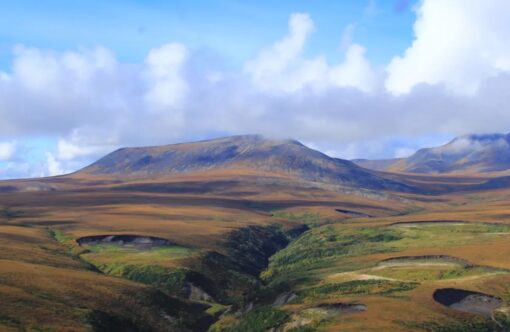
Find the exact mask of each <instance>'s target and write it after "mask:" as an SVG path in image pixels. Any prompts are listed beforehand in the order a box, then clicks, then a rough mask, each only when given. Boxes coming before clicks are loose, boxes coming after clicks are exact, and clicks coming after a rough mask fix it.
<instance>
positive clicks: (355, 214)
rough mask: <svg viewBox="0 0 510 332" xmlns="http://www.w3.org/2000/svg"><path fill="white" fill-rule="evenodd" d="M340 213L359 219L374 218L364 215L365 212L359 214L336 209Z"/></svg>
mask: <svg viewBox="0 0 510 332" xmlns="http://www.w3.org/2000/svg"><path fill="white" fill-rule="evenodd" d="M335 211H336V212H338V213H344V214H347V215H350V216H353V217H359V218H372V216H371V215H369V214H366V213H363V212H357V211H350V210H343V209H335Z"/></svg>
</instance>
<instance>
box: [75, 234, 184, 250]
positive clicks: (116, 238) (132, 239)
mask: <svg viewBox="0 0 510 332" xmlns="http://www.w3.org/2000/svg"><path fill="white" fill-rule="evenodd" d="M76 242H77V243H78V244H79V245H80V246H83V245H96V244H114V245H118V246H123V247H134V248H137V249H151V248H153V247H161V246H171V245H175V243H173V242H170V241H168V240H166V239H162V238H159V237H154V236H141V235H92V236H84V237H81V238H79V239H77V240H76Z"/></svg>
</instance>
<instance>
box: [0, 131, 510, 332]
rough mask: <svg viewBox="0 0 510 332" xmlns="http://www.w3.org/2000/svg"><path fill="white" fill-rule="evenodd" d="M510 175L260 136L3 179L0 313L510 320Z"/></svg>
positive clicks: (147, 318) (425, 325)
mask: <svg viewBox="0 0 510 332" xmlns="http://www.w3.org/2000/svg"><path fill="white" fill-rule="evenodd" d="M509 185H510V181H509V179H508V178H505V177H502V178H498V177H490V176H485V175H484V176H478V175H470V176H458V175H456V176H450V175H449V174H445V175H435V174H397V173H387V172H384V173H382V172H378V171H371V170H367V169H364V168H361V167H359V166H356V165H355V164H353V163H352V162H349V161H345V160H340V159H335V158H330V157H328V156H326V155H324V154H322V153H320V152H318V151H314V150H312V149H309V148H307V147H305V146H304V145H302V144H300V143H299V142H296V141H292V140H270V139H266V138H263V137H260V136H237V137H231V138H223V139H217V140H210V141H202V142H196V143H186V144H176V145H167V146H161V147H149V148H127V149H121V150H118V151H115V152H113V153H111V154H109V155H107V156H105V157H104V158H102V159H100V160H98V161H97V162H96V163H94V164H92V165H90V166H89V167H86V168H85V169H83V170H81V171H79V172H76V173H74V174H70V175H65V176H59V177H51V178H42V179H25V180H10V181H2V182H0V298H1V299H2V301H0V330H1V331H4V330H5V331H32V330H33V331H84V332H85V331H94V332H95V331H97V332H102V331H169V330H170V331H178V332H179V331H182V332H191V331H193V332H195V331H204V332H205V331H209V332H237V331H253V332H266V331H289V332H298V331H316V330H318V331H401V332H409V331H427V332H429V331H438V332H440V331H507V330H508V327H509V326H510V296H509V294H510V287H509V285H510V263H509V261H508V256H509V255H510V246H509V245H508V243H510V221H509V219H508V216H509V215H510V209H509V206H510V204H509V202H510V190H509V189H508V186H509ZM410 188H411V189H412V191H411V190H409V189H410Z"/></svg>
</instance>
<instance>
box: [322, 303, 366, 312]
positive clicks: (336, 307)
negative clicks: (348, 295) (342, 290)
mask: <svg viewBox="0 0 510 332" xmlns="http://www.w3.org/2000/svg"><path fill="white" fill-rule="evenodd" d="M317 308H319V309H322V310H326V311H328V312H330V313H334V314H340V313H342V314H350V313H355V312H361V311H367V306H366V305H365V304H362V303H323V304H319V305H318V306H317Z"/></svg>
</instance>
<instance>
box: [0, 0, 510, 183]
mask: <svg viewBox="0 0 510 332" xmlns="http://www.w3.org/2000/svg"><path fill="white" fill-rule="evenodd" d="M415 10H416V13H417V19H416V22H415V25H414V32H415V39H414V41H413V43H412V44H411V45H410V46H409V48H408V49H407V50H405V52H404V53H403V54H401V55H396V56H395V57H394V58H393V60H392V61H391V62H390V63H389V64H388V65H387V66H383V67H378V66H374V65H373V64H371V63H370V62H369V61H368V60H367V58H366V53H367V52H376V51H377V50H367V49H365V47H363V46H362V45H360V44H357V43H355V42H353V41H352V36H350V37H349V38H345V36H344V38H342V36H339V44H340V43H342V44H346V45H342V46H343V49H344V50H345V52H344V54H340V53H339V54H338V61H336V62H335V63H328V61H327V60H326V57H325V56H323V55H321V54H318V55H314V56H305V54H307V53H306V52H305V50H306V46H307V43H308V41H309V40H310V38H313V34H314V31H315V25H314V22H313V20H312V18H311V17H310V16H309V15H308V14H306V13H295V14H292V15H290V18H289V22H288V32H287V34H286V35H283V36H281V39H279V40H277V41H275V42H274V43H272V44H271V45H267V47H265V48H264V49H262V50H261V51H260V53H259V54H258V55H257V56H255V57H254V58H253V59H248V60H247V61H246V63H245V65H244V66H243V68H242V69H241V70H228V69H224V68H225V66H224V65H223V63H222V61H221V60H218V59H211V58H210V57H208V56H207V55H205V54H203V53H200V52H197V51H194V50H191V49H188V48H187V47H186V45H183V44H179V43H173V42H171V43H169V44H166V45H162V46H160V47H158V48H155V49H152V50H149V51H148V53H147V56H146V58H145V61H144V62H143V63H138V64H134V63H125V62H121V61H119V60H118V59H117V58H116V56H115V54H114V53H113V52H112V51H110V50H108V49H107V48H104V47H97V48H95V49H79V50H74V51H67V52H55V51H52V50H45V49H39V48H34V47H27V46H22V45H20V46H17V47H16V48H15V49H14V52H13V63H12V67H11V69H10V70H9V71H8V72H0V105H2V107H1V108H0V116H1V117H2V121H1V122H0V177H4V178H6V177H19V176H40V175H56V174H61V173H64V172H69V171H73V170H76V169H77V168H79V167H81V166H84V165H85V164H87V163H89V162H91V161H94V160H95V159H96V158H97V157H99V156H101V155H102V154H104V153H107V152H109V151H111V150H113V149H115V148H117V147H121V146H135V145H146V144H167V143H174V142H180V141H185V140H193V139H201V138H208V137H215V136H222V135H231V134H246V133H261V134H265V135H268V136H275V137H293V138H296V139H299V140H302V141H303V142H305V143H308V144H312V145H313V146H314V147H317V148H320V149H323V150H325V151H327V152H329V153H331V154H333V155H335V156H339V157H344V158H358V157H393V156H403V155H408V154H409V153H410V151H412V149H416V148H418V147H419V146H408V145H402V146H398V145H395V140H396V139H398V138H409V139H411V140H413V139H414V140H415V141H416V142H423V137H427V136H431V135H443V136H444V135H445V134H448V135H460V134H465V133H471V132H493V131H508V127H507V123H510V112H508V111H507V109H506V108H507V107H508V105H510V103H509V101H510V100H509V99H510V96H509V94H508V93H507V90H508V87H509V86H510V73H509V71H510V46H509V45H510V44H508V43H507V41H508V40H510V20H508V19H506V14H507V13H510V5H508V3H507V2H504V1H496V0H487V1H483V2H482V1H477V0H449V1H439V0H424V1H422V2H421V3H420V5H419V6H418V7H417V8H416V9H415ZM346 29H347V30H349V29H352V28H349V27H347V28H346ZM351 35H352V34H351ZM41 137H42V138H44V139H47V140H48V139H49V140H50V141H52V142H53V145H52V147H51V148H48V147H47V146H46V147H45V150H44V153H43V154H42V155H41V156H40V157H38V158H35V159H34V158H33V157H28V155H29V154H28V153H27V148H26V147H24V143H23V142H26V141H27V140H31V139H35V140H37V139H39V138H41ZM417 144H418V143H417Z"/></svg>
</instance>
